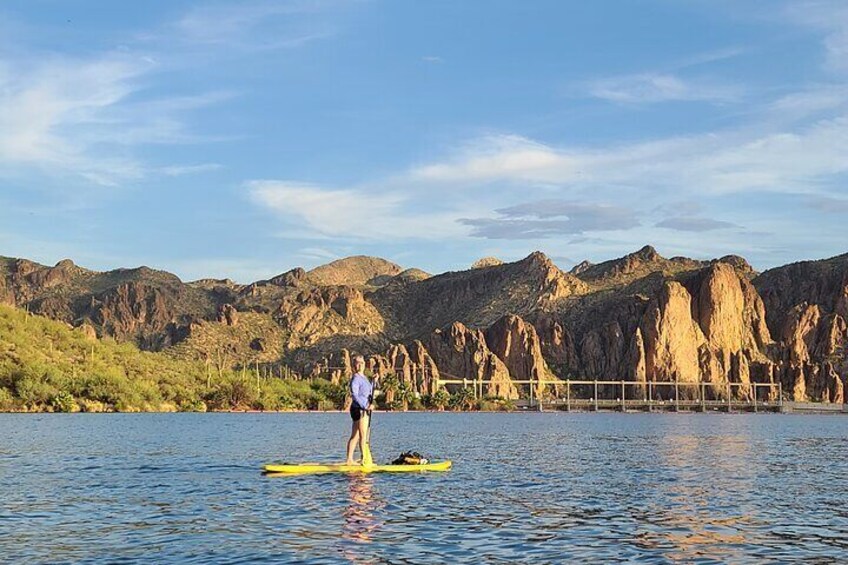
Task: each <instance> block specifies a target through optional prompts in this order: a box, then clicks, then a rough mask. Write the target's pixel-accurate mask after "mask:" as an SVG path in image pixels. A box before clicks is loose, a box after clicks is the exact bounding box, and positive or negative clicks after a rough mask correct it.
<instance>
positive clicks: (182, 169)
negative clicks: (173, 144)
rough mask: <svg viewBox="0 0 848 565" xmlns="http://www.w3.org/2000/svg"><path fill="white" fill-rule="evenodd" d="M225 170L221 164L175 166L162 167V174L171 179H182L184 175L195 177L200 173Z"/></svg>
mask: <svg viewBox="0 0 848 565" xmlns="http://www.w3.org/2000/svg"><path fill="white" fill-rule="evenodd" d="M222 168H223V165H221V164H220V163H201V164H199V165H174V166H170V167H162V168H161V169H160V171H161V172H162V174H164V175H167V176H169V177H181V176H183V175H193V174H198V173H210V172H212V171H218V170H220V169H222Z"/></svg>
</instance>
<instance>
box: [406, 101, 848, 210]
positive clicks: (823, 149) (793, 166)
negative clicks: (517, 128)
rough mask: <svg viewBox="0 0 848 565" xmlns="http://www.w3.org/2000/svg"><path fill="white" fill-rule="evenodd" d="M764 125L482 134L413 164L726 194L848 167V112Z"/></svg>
mask: <svg viewBox="0 0 848 565" xmlns="http://www.w3.org/2000/svg"><path fill="white" fill-rule="evenodd" d="M764 129H765V130H767V129H768V127H766V126H765V125H762V124H754V125H751V126H749V127H748V128H744V129H736V130H723V131H716V132H712V133H706V134H701V135H694V136H688V137H671V138H667V139H660V140H657V141H646V142H640V143H633V144H628V145H619V146H611V147H607V148H602V149H597V148H589V147H580V146H573V147H555V146H552V145H545V144H542V143H539V142H535V141H532V140H528V139H525V138H521V137H516V136H495V137H483V138H481V139H478V140H475V141H473V142H471V143H467V144H464V145H462V146H460V148H459V149H458V150H457V151H456V152H455V155H454V156H452V157H449V158H448V159H446V160H444V161H442V162H436V163H431V164H428V165H423V166H419V167H416V168H414V169H413V170H412V171H411V173H410V176H411V177H412V178H413V179H416V180H419V181H421V180H425V181H430V182H433V183H443V184H450V185H472V184H474V183H480V182H486V183H490V184H491V183H496V182H507V183H513V184H517V183H525V184H527V183H530V184H532V183H537V182H546V183H552V184H555V185H558V186H560V187H568V186H571V187H575V188H579V189H581V190H586V189H589V188H593V187H594V188H595V189H600V190H612V189H615V190H618V191H621V190H623V189H632V190H644V191H647V192H649V193H653V192H656V191H658V190H664V191H673V192H674V193H675V194H684V193H687V192H695V193H701V194H703V193H707V194H723V193H733V192H745V191H751V190H758V191H766V192H768V191H772V192H806V191H810V190H813V189H814V188H816V187H817V185H818V184H819V183H825V184H826V183H828V182H829V181H830V180H831V179H832V177H834V176H835V175H838V174H841V173H845V172H848V159H845V155H848V116H842V115H838V116H835V117H831V118H829V119H821V120H820V121H818V122H814V123H812V124H808V125H803V126H796V127H794V128H793V129H789V130H786V131H778V132H769V131H765V132H764V131H763V130H764Z"/></svg>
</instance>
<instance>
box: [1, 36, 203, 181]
mask: <svg viewBox="0 0 848 565" xmlns="http://www.w3.org/2000/svg"><path fill="white" fill-rule="evenodd" d="M155 69H156V64H155V63H151V62H150V61H149V59H148V58H147V57H141V56H133V55H128V54H125V53H112V54H106V55H102V56H99V57H94V58H91V59H79V58H69V57H52V58H48V59H39V60H25V61H23V60H22V61H17V62H16V63H12V62H9V61H2V60H0V171H6V172H7V173H9V172H11V171H13V170H16V169H19V168H21V167H35V168H39V169H41V170H43V171H45V172H47V173H50V174H59V175H74V176H80V177H82V178H85V179H87V180H89V181H91V182H93V183H96V184H101V185H115V184H119V183H122V182H126V181H132V180H137V179H140V178H142V177H144V176H146V175H148V174H151V173H154V174H155V173H156V172H157V171H156V169H154V168H151V167H150V166H148V165H147V164H145V163H144V162H142V161H141V160H139V159H138V158H137V157H135V156H134V155H133V153H132V151H130V147H131V146H135V145H139V144H148V143H164V144H172V143H192V142H197V141H200V140H202V138H200V137H198V136H196V135H193V134H191V133H190V132H189V131H188V130H187V128H186V126H185V124H184V123H183V121H182V119H181V112H182V111H184V110H185V109H187V108H190V107H192V103H193V104H194V105H195V106H196V105H201V104H206V103H208V101H207V99H206V98H204V97H197V98H196V99H194V100H193V101H189V99H186V98H183V99H174V100H171V101H169V100H167V99H162V100H158V101H153V102H146V103H140V102H132V101H131V100H132V98H133V97H134V96H136V95H137V94H138V93H139V92H140V91H141V90H143V88H144V86H143V84H142V82H143V80H144V79H146V78H147V77H148V76H149V75H150V74H151V73H152V72H154V71H155ZM175 167H176V169H173V170H177V169H179V168H180V167H179V166H177V165H175ZM173 170H172V172H173ZM162 172H164V173H165V174H171V173H169V172H168V167H165V169H164V170H163V171H162ZM186 172H189V171H188V169H185V167H183V173H186Z"/></svg>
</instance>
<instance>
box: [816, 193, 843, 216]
mask: <svg viewBox="0 0 848 565" xmlns="http://www.w3.org/2000/svg"><path fill="white" fill-rule="evenodd" d="M807 205H808V206H809V207H810V208H813V209H814V210H818V211H819V212H825V213H827V214H848V198H834V197H831V196H816V197H813V198H810V199H809V200H807Z"/></svg>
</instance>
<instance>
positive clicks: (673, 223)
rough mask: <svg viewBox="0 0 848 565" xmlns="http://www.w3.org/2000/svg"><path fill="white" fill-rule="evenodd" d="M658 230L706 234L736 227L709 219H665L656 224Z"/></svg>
mask: <svg viewBox="0 0 848 565" xmlns="http://www.w3.org/2000/svg"><path fill="white" fill-rule="evenodd" d="M657 227H658V228H668V229H670V230H677V231H689V232H707V231H715V230H723V229H728V228H734V227H738V226H736V225H735V224H732V223H730V222H723V221H721V220H713V219H711V218H694V217H676V218H666V219H665V220H662V221H661V222H658V223H657Z"/></svg>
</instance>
